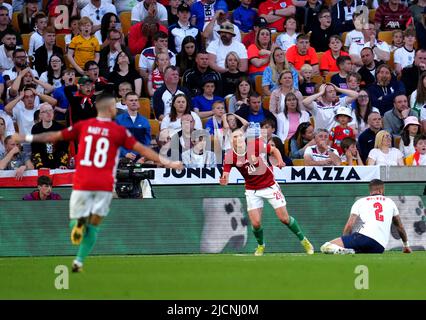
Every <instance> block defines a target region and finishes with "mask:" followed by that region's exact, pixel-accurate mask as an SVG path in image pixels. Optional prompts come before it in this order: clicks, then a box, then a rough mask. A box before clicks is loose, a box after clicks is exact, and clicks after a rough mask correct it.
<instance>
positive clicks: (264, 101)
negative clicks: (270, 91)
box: [262, 96, 271, 110]
mask: <svg viewBox="0 0 426 320" xmlns="http://www.w3.org/2000/svg"><path fill="white" fill-rule="evenodd" d="M270 98H271V97H270V96H264V97H262V105H263V107H264V108H265V109H267V110H269V101H270Z"/></svg>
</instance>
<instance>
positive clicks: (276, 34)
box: [271, 32, 282, 43]
mask: <svg viewBox="0 0 426 320" xmlns="http://www.w3.org/2000/svg"><path fill="white" fill-rule="evenodd" d="M281 33H282V32H274V33H273V34H272V38H271V40H272V43H275V41H276V40H277V37H278V36H279V35H280V34H281Z"/></svg>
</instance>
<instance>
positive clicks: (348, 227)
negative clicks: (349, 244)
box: [343, 213, 358, 236]
mask: <svg viewBox="0 0 426 320" xmlns="http://www.w3.org/2000/svg"><path fill="white" fill-rule="evenodd" d="M357 217H358V216H357V215H356V214H353V213H351V215H350V216H349V219H348V221H347V222H346V225H345V228H344V229H343V235H344V236H346V235H348V234H351V232H352V228H353V226H354V224H355V221H356V219H357Z"/></svg>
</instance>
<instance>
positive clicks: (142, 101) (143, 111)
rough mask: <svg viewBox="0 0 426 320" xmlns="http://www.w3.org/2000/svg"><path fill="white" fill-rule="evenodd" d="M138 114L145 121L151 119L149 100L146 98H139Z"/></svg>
mask: <svg viewBox="0 0 426 320" xmlns="http://www.w3.org/2000/svg"><path fill="white" fill-rule="evenodd" d="M138 112H139V114H140V115H142V116H144V117H145V118H147V119H150V118H151V100H149V99H148V98H139V110H138Z"/></svg>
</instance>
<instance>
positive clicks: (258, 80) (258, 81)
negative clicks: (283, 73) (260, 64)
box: [254, 76, 263, 95]
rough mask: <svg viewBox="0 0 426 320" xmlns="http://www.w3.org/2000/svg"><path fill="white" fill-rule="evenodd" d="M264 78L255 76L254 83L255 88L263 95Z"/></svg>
mask: <svg viewBox="0 0 426 320" xmlns="http://www.w3.org/2000/svg"><path fill="white" fill-rule="evenodd" d="M262 78H263V76H256V78H255V85H254V89H255V91H256V92H257V93H258V94H259V95H262V94H263V89H262Z"/></svg>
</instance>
